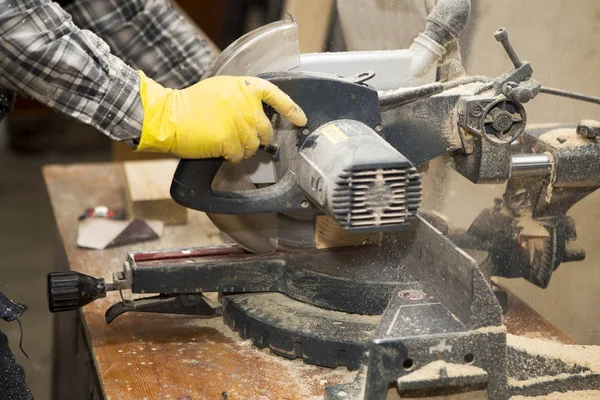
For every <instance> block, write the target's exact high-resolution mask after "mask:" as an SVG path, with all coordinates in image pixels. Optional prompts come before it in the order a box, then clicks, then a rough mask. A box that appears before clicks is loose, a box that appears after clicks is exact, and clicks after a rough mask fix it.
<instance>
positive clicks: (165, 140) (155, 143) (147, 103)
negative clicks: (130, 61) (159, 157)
mask: <svg viewBox="0 0 600 400" xmlns="http://www.w3.org/2000/svg"><path fill="white" fill-rule="evenodd" d="M138 74H139V76H140V97H141V100H142V107H143V108H144V122H143V125H142V137H141V138H140V143H139V144H138V147H137V149H136V151H146V152H157V153H168V152H169V151H170V150H171V146H172V144H173V138H174V137H175V125H174V123H173V121H171V108H172V103H173V98H174V97H176V96H175V91H174V90H173V89H167V88H164V87H163V86H161V85H160V84H158V83H156V82H154V81H153V80H152V79H150V78H148V77H147V76H146V75H145V74H144V73H143V72H142V71H138Z"/></svg>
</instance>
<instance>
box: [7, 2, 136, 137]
mask: <svg viewBox="0 0 600 400" xmlns="http://www.w3.org/2000/svg"><path fill="white" fill-rule="evenodd" d="M0 38H1V39H2V40H0V85H3V86H7V87H9V88H12V89H14V90H16V91H17V92H19V93H21V94H23V95H27V96H30V97H32V98H34V99H36V100H38V101H39V102H41V103H43V104H46V105H47V106H49V107H50V108H52V109H53V110H55V111H56V112H58V113H60V114H63V115H66V116H70V117H74V118H76V119H78V120H80V121H82V122H84V123H86V124H90V125H92V126H94V127H95V128H97V129H99V130H100V131H102V132H103V133H105V134H106V135H108V136H110V137H111V138H113V139H115V140H132V139H133V140H135V139H137V138H139V137H140V135H141V128H142V121H143V109H142V105H141V100H140V96H139V76H138V74H137V72H136V71H135V70H134V69H132V68H131V67H129V66H128V65H126V64H125V63H124V62H123V61H121V60H120V59H119V58H117V57H116V56H114V55H112V54H111V53H110V48H109V47H108V45H107V44H106V43H105V42H104V41H102V40H101V39H100V38H98V37H97V36H96V35H94V34H93V33H91V32H90V31H86V30H81V29H79V28H78V27H76V26H75V25H74V24H73V22H72V20H71V18H70V16H69V15H68V14H67V13H66V12H65V11H64V10H62V9H61V8H60V6H58V5H57V4H55V3H52V2H50V1H48V0H26V1H14V0H0Z"/></svg>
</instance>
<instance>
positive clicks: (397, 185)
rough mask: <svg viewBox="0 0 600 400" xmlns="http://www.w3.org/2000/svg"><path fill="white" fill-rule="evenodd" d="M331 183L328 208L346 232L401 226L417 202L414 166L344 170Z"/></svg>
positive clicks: (418, 190)
mask: <svg viewBox="0 0 600 400" xmlns="http://www.w3.org/2000/svg"><path fill="white" fill-rule="evenodd" d="M335 183H336V185H335V188H334V191H333V198H332V211H333V214H334V218H335V219H336V221H337V222H338V223H339V224H340V225H341V226H342V227H344V229H346V230H348V231H356V232H368V231H382V230H386V231H387V230H398V229H402V228H404V227H406V226H407V225H408V224H409V223H410V221H411V219H412V218H413V217H414V216H415V214H416V213H417V211H418V210H419V206H420V204H421V178H420V176H419V173H418V172H417V170H416V168H414V167H408V168H377V169H369V170H358V171H344V172H343V173H342V174H340V175H339V176H338V178H337V180H336V182H335Z"/></svg>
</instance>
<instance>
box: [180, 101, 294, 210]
mask: <svg viewBox="0 0 600 400" xmlns="http://www.w3.org/2000/svg"><path fill="white" fill-rule="evenodd" d="M263 111H264V112H265V114H266V116H267V118H269V120H271V119H272V118H273V115H274V114H275V110H274V109H273V108H272V107H270V106H269V105H267V104H264V103H263ZM261 148H262V149H263V150H265V151H267V152H269V153H271V154H273V155H274V153H275V152H276V148H274V147H273V146H271V145H267V146H261ZM224 161H225V160H224V159H223V158H222V157H220V158H206V159H198V160H181V161H180V162H179V164H178V165H177V169H176V170H175V175H174V176H173V182H172V183H171V197H172V198H173V200H175V201H176V202H177V203H178V204H180V205H182V206H184V207H187V208H191V209H194V210H198V211H204V212H206V213H211V214H257V213H271V212H280V211H289V210H294V209H298V208H300V202H301V201H302V200H304V196H303V195H302V192H301V190H300V189H299V188H298V186H297V185H296V178H295V177H294V175H293V174H291V173H290V172H289V171H288V172H287V173H286V174H285V175H284V176H283V178H282V179H280V180H279V181H278V182H277V183H275V184H273V185H271V186H268V187H266V188H261V189H252V190H245V191H240V192H215V191H213V190H212V182H213V180H214V178H215V176H216V175H217V172H218V171H219V168H221V165H222V164H223V162H224Z"/></svg>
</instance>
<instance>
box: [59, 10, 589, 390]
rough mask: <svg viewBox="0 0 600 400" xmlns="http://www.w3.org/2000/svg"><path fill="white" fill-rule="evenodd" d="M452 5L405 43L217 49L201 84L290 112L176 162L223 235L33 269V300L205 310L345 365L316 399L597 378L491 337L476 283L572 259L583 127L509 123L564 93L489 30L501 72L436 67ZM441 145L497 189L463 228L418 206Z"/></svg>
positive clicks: (543, 277) (267, 35)
mask: <svg viewBox="0 0 600 400" xmlns="http://www.w3.org/2000/svg"><path fill="white" fill-rule="evenodd" d="M468 13H469V2H468V1H463V0H446V1H445V0H442V1H439V2H438V4H437V6H436V7H435V9H434V10H433V12H432V13H431V14H430V16H429V18H428V22H427V25H426V29H425V31H424V32H423V33H422V34H420V35H419V36H418V37H417V38H416V39H415V43H414V44H413V47H411V49H409V50H398V51H385V52H383V51H382V52H356V53H353V52H348V53H327V54H306V55H305V54H303V55H299V52H298V45H297V27H296V24H295V22H294V21H293V20H284V21H279V22H276V23H274V24H271V25H267V26H265V27H263V28H260V29H258V30H256V31H253V32H251V33H250V34H248V35H246V36H244V37H243V38H241V39H240V40H238V41H237V42H235V43H234V44H233V45H232V46H230V47H229V48H227V49H226V50H225V51H224V52H223V53H222V54H221V56H220V57H219V58H217V60H216V61H215V63H214V65H213V67H212V68H211V69H210V70H209V71H208V73H207V75H206V76H207V77H209V76H215V75H223V74H228V75H258V76H261V77H262V78H264V79H267V80H269V81H271V82H272V83H274V84H275V85H277V86H279V87H280V88H281V89H282V90H283V91H285V92H286V93H287V94H288V95H290V97H291V98H292V99H293V100H294V101H296V102H297V103H298V104H299V105H300V106H301V107H302V109H303V110H304V111H305V113H306V114H307V116H308V125H307V126H305V127H302V128H296V127H294V126H292V125H291V124H289V123H288V122H286V121H285V120H283V119H282V118H280V117H279V116H278V115H277V114H275V113H273V112H272V110H268V109H266V112H267V113H268V114H269V115H270V116H271V119H272V122H273V125H274V127H275V140H274V142H273V143H272V144H271V145H269V146H266V147H264V148H263V149H262V150H261V154H260V155H259V156H257V158H256V159H254V160H250V161H247V162H246V163H242V164H239V165H235V166H232V165H229V164H227V163H223V161H222V160H217V159H213V160H181V162H180V163H179V166H178V168H177V171H176V172H175V176H174V178H173V183H172V186H171V195H172V197H173V199H175V201H177V202H178V203H179V204H181V205H184V206H185V207H189V208H192V209H195V210H200V211H204V212H206V213H207V214H208V215H209V217H210V218H211V219H212V221H213V222H214V223H215V224H216V225H217V226H218V227H219V228H220V229H221V230H222V231H223V232H225V233H226V234H227V235H228V236H229V237H230V238H232V239H233V240H234V241H235V242H237V244H235V245H222V246H214V247H203V248H194V249H183V250H181V249H180V250H170V251H155V252H144V253H132V254H129V255H128V256H127V259H126V261H125V263H124V268H123V271H121V272H117V273H115V274H114V282H112V283H106V282H105V281H104V280H103V279H96V278H92V277H89V276H85V275H82V274H79V273H75V272H71V273H53V274H50V275H49V301H50V307H51V310H52V311H64V310H72V309H76V308H79V307H81V306H83V305H85V304H87V303H89V302H91V301H93V300H95V299H96V298H99V297H104V296H105V295H106V292H107V291H109V290H119V291H121V292H122V291H124V290H126V289H130V290H131V291H132V292H134V293H156V294H158V295H157V296H152V297H147V298H142V299H135V300H125V299H123V301H122V302H120V303H118V304H115V305H113V306H112V307H111V308H110V309H109V310H108V311H107V312H106V319H107V322H111V321H112V320H114V319H115V318H116V317H117V316H119V315H121V314H123V313H125V312H133V311H135V312H158V313H179V314H193V315H199V316H204V317H217V316H223V318H224V320H225V322H226V323H227V324H228V325H229V326H230V327H231V328H232V329H234V330H237V331H239V333H240V335H241V336H242V338H244V339H251V340H252V342H253V343H254V344H255V345H256V346H258V347H260V348H264V347H268V348H270V349H271V351H272V352H273V353H275V354H277V355H280V356H283V357H287V358H296V357H301V358H302V359H303V360H304V361H305V362H307V363H311V364H316V365H321V366H326V367H331V368H335V367H338V366H345V367H347V368H349V369H358V370H359V373H358V375H357V377H356V380H355V381H354V382H348V383H344V384H339V385H330V386H328V387H326V388H325V394H324V395H325V397H326V398H329V399H347V398H361V399H363V398H364V399H385V398H386V396H387V395H388V392H389V391H390V390H391V391H393V392H394V393H400V395H401V396H409V395H419V396H421V397H422V396H424V395H432V396H433V395H436V394H440V393H446V394H447V393H460V392H470V391H473V392H476V391H483V392H486V393H487V396H488V398H490V399H505V398H508V397H510V396H512V395H517V394H523V395H542V394H546V393H550V392H553V391H557V390H558V391H566V390H581V389H588V388H598V386H599V382H600V375H599V374H598V371H594V370H591V369H590V368H588V367H586V366H585V365H567V364H565V363H561V362H560V360H555V359H546V358H543V357H540V356H539V355H532V354H528V353H527V352H526V351H523V350H522V349H516V348H514V347H511V346H510V345H508V346H507V335H506V330H505V328H504V327H503V326H502V306H503V305H504V304H503V299H504V297H503V294H504V293H503V292H502V291H501V290H499V289H498V288H496V287H494V285H493V284H492V283H491V281H490V278H491V277H492V276H504V277H524V278H525V279H528V280H529V281H531V282H533V283H534V284H536V285H538V286H541V287H546V286H547V285H548V282H549V280H550V277H551V275H552V273H553V271H554V270H555V269H556V268H557V267H558V266H559V265H560V263H562V262H567V261H576V260H581V259H583V258H584V256H585V252H584V251H583V250H581V249H579V248H578V247H577V246H576V243H575V239H576V234H575V226H574V223H573V221H572V220H571V219H570V218H568V217H566V212H567V211H568V210H569V208H570V207H571V206H572V205H573V204H575V203H576V202H577V201H579V200H580V199H582V198H583V197H585V196H586V195H587V194H589V193H591V192H593V191H594V190H596V189H597V188H598V186H600V168H598V167H597V166H598V165H600V145H599V144H598V143H597V141H596V137H597V136H598V134H599V133H600V124H598V123H597V122H594V121H582V122H581V123H580V124H579V125H578V126H544V127H538V128H534V129H525V128H526V122H527V117H526V113H525V109H524V106H523V104H524V103H527V102H528V101H530V100H532V99H533V98H534V97H535V96H536V95H538V94H539V93H540V92H553V93H554V94H564V93H562V92H560V91H555V90H551V89H547V88H544V87H542V85H541V84H540V83H539V82H537V81H535V80H534V79H533V78H532V73H533V70H532V67H531V65H530V64H529V63H527V62H524V61H521V60H520V59H519V57H518V56H517V53H516V52H515V50H514V49H513V47H512V45H511V44H510V42H509V39H508V33H507V32H506V30H503V29H501V30H499V31H497V32H496V34H495V35H496V38H497V40H498V41H499V42H501V44H502V45H503V46H504V48H505V49H506V51H507V53H508V55H509V57H510V59H511V61H512V62H513V64H514V68H513V69H511V70H510V71H508V72H507V73H505V74H504V75H502V76H500V77H497V78H494V79H490V78H485V77H473V76H466V75H463V76H461V74H460V73H459V74H456V71H455V68H454V69H453V68H444V66H446V67H447V64H445V63H447V62H448V60H447V59H446V58H445V56H444V51H445V50H444V49H445V47H444V46H445V45H446V44H447V43H448V42H449V41H452V40H454V38H455V37H456V36H457V35H458V33H460V31H461V30H462V28H463V27H464V24H465V22H466V18H467V16H468ZM440 62H441V64H440V66H439V67H438V68H437V69H436V68H431V67H432V66H434V65H438V64H439V63H440ZM450 70H452V71H454V72H453V73H452V74H449V73H448V71H450ZM457 75H458V76H457ZM582 99H584V100H585V99H586V98H582ZM588 100H590V101H597V100H596V99H588ZM444 155H446V156H449V157H450V158H451V160H452V165H453V167H454V169H455V170H456V171H458V172H459V173H460V174H462V175H463V176H465V177H466V178H468V179H469V180H471V181H472V182H475V183H505V182H506V183H507V186H506V192H505V194H504V196H503V198H502V199H499V200H497V201H496V203H495V204H494V206H493V207H492V208H490V209H488V210H485V211H483V212H482V213H481V214H480V215H479V217H478V218H477V219H476V220H475V221H474V222H473V224H472V225H471V227H470V228H469V229H468V230H466V231H459V230H455V229H452V228H451V227H449V226H448V224H447V223H446V222H445V221H444V220H443V219H441V218H439V217H438V216H436V215H435V214H433V213H429V212H427V211H426V210H421V211H419V207H420V203H421V196H422V191H423V189H422V187H421V186H422V183H421V174H422V172H423V171H424V170H425V169H426V167H427V164H428V162H429V161H431V160H433V159H435V158H438V157H440V156H444ZM582 165H584V166H594V167H593V168H592V167H590V168H583V169H582V168H581V166H582ZM425 190H429V191H435V190H436V188H435V187H426V188H425ZM207 292H218V293H219V294H220V297H219V301H218V302H215V301H213V300H211V299H209V298H208V297H205V296H204V295H203V293H207ZM530 378H536V379H530ZM538 378H539V379H538Z"/></svg>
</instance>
